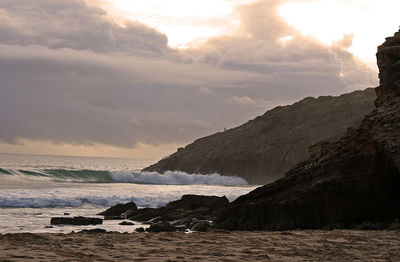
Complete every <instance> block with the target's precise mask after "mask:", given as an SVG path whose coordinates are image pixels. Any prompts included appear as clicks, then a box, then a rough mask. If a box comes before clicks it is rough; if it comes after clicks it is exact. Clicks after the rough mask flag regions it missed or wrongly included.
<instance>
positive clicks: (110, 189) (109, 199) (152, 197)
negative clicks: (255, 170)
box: [0, 183, 255, 208]
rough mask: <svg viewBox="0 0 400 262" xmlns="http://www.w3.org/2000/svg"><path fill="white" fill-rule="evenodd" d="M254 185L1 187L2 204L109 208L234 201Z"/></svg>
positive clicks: (60, 185) (108, 184)
mask: <svg viewBox="0 0 400 262" xmlns="http://www.w3.org/2000/svg"><path fill="white" fill-rule="evenodd" d="M63 185H66V186H67V187H63ZM254 188H255V187H254V186H235V187H231V186H216V185H169V186H168V185H138V184H112V183H107V184H72V183H71V184H54V185H50V184H48V185H46V187H44V188H16V189H5V190H1V191H0V207H36V208H43V207H68V206H70V207H79V206H82V205H84V204H93V205H99V206H105V207H107V206H112V205H115V204H118V203H125V202H129V201H134V202H135V203H136V204H137V205H138V206H141V207H159V206H163V205H165V204H166V203H168V202H170V201H173V200H176V199H179V198H181V196H182V195H184V194H197V195H216V196H226V197H227V198H228V199H229V200H230V201H233V200H234V199H236V198H237V197H238V196H240V195H243V194H246V193H248V192H249V191H251V190H252V189H254Z"/></svg>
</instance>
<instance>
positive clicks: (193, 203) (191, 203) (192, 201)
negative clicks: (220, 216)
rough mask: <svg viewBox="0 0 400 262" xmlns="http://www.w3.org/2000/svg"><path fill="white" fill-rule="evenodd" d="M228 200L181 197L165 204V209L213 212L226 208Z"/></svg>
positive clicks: (198, 196)
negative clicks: (206, 210)
mask: <svg viewBox="0 0 400 262" xmlns="http://www.w3.org/2000/svg"><path fill="white" fill-rule="evenodd" d="M228 204H229V200H228V199H227V198H226V197H225V196H223V197H217V196H201V195H183V196H182V198H181V199H179V200H176V201H173V202H170V203H168V204H167V206H166V208H167V209H184V210H196V209H200V208H205V209H209V210H215V209H217V208H221V207H224V206H227V205H228Z"/></svg>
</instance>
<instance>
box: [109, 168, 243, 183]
mask: <svg viewBox="0 0 400 262" xmlns="http://www.w3.org/2000/svg"><path fill="white" fill-rule="evenodd" d="M111 177H112V179H113V180H114V181H117V182H122V183H136V184H160V185H247V184H248V183H247V182H246V180H244V179H243V178H240V177H237V176H221V175H219V174H209V175H199V174H187V173H185V172H178V171H174V172H172V171H167V172H165V173H164V174H160V173H157V172H138V173H125V172H112V173H111Z"/></svg>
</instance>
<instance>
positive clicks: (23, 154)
mask: <svg viewBox="0 0 400 262" xmlns="http://www.w3.org/2000/svg"><path fill="white" fill-rule="evenodd" d="M0 154H1V155H22V156H55V157H79V158H112V159H143V160H145V159H146V160H147V159H149V160H154V159H156V158H150V157H114V156H77V155H50V154H32V153H7V152H0Z"/></svg>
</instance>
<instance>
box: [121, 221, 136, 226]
mask: <svg viewBox="0 0 400 262" xmlns="http://www.w3.org/2000/svg"><path fill="white" fill-rule="evenodd" d="M119 225H121V226H134V225H135V224H134V223H132V222H128V221H122V222H121V223H119Z"/></svg>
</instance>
